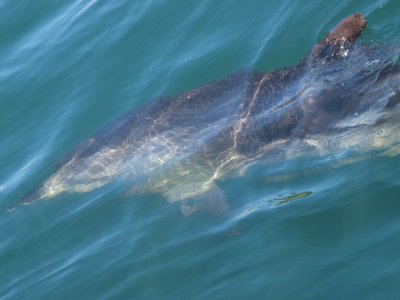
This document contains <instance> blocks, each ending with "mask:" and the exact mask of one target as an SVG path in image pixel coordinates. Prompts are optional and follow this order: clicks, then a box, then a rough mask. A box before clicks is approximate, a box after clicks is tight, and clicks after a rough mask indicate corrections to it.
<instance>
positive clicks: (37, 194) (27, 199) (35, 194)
mask: <svg viewBox="0 0 400 300" xmlns="http://www.w3.org/2000/svg"><path fill="white" fill-rule="evenodd" d="M42 198H43V186H41V187H39V188H38V189H36V190H33V191H32V192H29V193H28V194H26V195H25V196H24V197H22V198H21V200H20V201H19V202H18V204H19V205H28V204H31V203H33V202H35V201H36V200H39V199H42Z"/></svg>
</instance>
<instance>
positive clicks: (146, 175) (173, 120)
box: [19, 14, 400, 214]
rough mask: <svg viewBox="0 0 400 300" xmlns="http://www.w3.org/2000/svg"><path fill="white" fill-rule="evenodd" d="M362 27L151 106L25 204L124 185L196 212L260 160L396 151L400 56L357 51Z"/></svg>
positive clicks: (93, 143) (340, 29) (338, 31)
mask: <svg viewBox="0 0 400 300" xmlns="http://www.w3.org/2000/svg"><path fill="white" fill-rule="evenodd" d="M365 27H366V21H365V20H364V17H363V15H362V14H354V15H351V16H349V17H347V18H345V19H344V20H342V21H341V22H340V23H339V24H338V25H337V26H336V27H335V28H334V29H333V30H332V31H331V32H330V33H329V34H328V35H327V36H326V37H325V38H324V39H323V40H322V41H321V42H320V43H319V44H317V45H316V46H314V48H313V49H312V50H311V52H310V53H309V54H308V55H307V56H306V57H305V58H304V59H303V60H302V61H301V62H300V63H299V65H297V66H296V67H292V68H285V69H279V70H274V71H269V72H266V73H263V72H257V71H243V72H238V73H235V74H232V75H229V76H227V77H225V78H223V79H222V80H219V81H216V82H213V83H210V84H208V85H205V86H202V87H200V88H197V89H194V90H191V91H188V92H184V93H181V94H179V95H177V96H176V97H173V98H165V99H160V100H156V101H151V102H150V103H148V104H147V105H145V106H144V107H142V108H140V109H138V110H135V111H133V112H130V113H128V114H126V115H125V116H122V117H121V118H120V119H117V120H116V121H114V122H112V123H111V124H109V125H108V126H107V127H105V128H104V129H103V130H101V131H100V132H99V133H98V134H96V135H94V136H93V137H91V138H89V139H88V140H86V141H84V142H82V143H81V144H80V145H78V146H77V147H76V148H75V149H74V150H73V151H72V153H70V154H69V155H68V156H67V157H66V158H65V159H64V160H63V162H62V163H61V164H60V166H59V167H58V168H57V169H56V170H55V172H54V173H53V174H52V175H51V176H50V177H49V178H48V179H47V180H45V181H44V183H43V184H42V185H41V186H40V187H38V188H37V189H36V190H34V191H32V192H31V193H29V194H27V195H26V196H25V197H23V198H22V199H21V201H20V202H19V204H30V203H32V202H34V201H36V200H39V199H49V198H52V197H54V196H56V195H58V194H60V193H64V192H67V193H82V192H89V191H92V190H94V189H97V188H99V187H102V186H104V185H106V184H108V183H110V182H114V181H116V180H121V181H123V182H129V183H130V186H132V187H131V189H130V192H131V193H160V194H161V195H163V196H164V197H165V198H166V199H167V200H168V201H169V202H175V201H181V202H180V204H181V205H182V206H181V207H182V212H183V213H185V214H189V213H191V212H192V211H194V210H195V209H196V208H197V205H198V203H200V202H201V201H200V200H202V199H208V200H210V199H211V200H212V199H216V200H215V201H216V202H218V201H220V200H218V199H223V195H222V193H221V192H220V191H219V190H218V188H217V185H216V184H215V181H216V180H217V179H221V178H229V177H235V176H240V175H241V174H243V172H244V171H245V170H246V168H248V167H249V166H250V165H252V164H254V163H255V162H268V161H282V160H286V159H292V158H296V157H298V156H300V155H311V156H312V155H315V156H318V157H320V156H324V155H328V154H331V153H337V152H339V151H346V150H351V151H355V152H357V153H358V152H366V151H371V150H377V151H378V153H385V154H390V153H392V152H393V153H394V152H395V151H396V150H397V149H398V148H399V142H400V134H399V132H400V131H399V130H398V129H399V127H400V122H399V116H400V114H399V113H400V106H399V105H398V104H399V102H400V65H398V63H397V60H398V55H399V52H400V51H399V49H398V48H394V47H391V46H387V47H384V46H376V45H375V46H374V45H362V44H359V43H356V41H357V40H358V38H359V36H360V34H361V33H362V31H363V30H364V29H365ZM396 51H397V52H396ZM196 200H198V201H196ZM193 203H195V204H194V205H193ZM221 203H222V200H221ZM218 205H219V204H218ZM221 206H222V208H220V209H222V210H223V209H224V208H223V207H224V204H223V203H222V204H221Z"/></svg>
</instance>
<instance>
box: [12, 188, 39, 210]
mask: <svg viewBox="0 0 400 300" xmlns="http://www.w3.org/2000/svg"><path fill="white" fill-rule="evenodd" d="M43 198H45V197H44V195H43V186H40V187H39V188H37V189H36V190H33V191H31V192H29V193H28V194H26V195H25V196H24V197H22V198H21V200H19V202H18V203H17V204H12V205H10V206H9V207H8V208H7V212H14V211H15V210H16V209H17V205H29V204H32V203H33V202H35V201H37V200H39V199H43Z"/></svg>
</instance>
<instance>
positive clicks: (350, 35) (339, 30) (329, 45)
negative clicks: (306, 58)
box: [312, 13, 367, 59]
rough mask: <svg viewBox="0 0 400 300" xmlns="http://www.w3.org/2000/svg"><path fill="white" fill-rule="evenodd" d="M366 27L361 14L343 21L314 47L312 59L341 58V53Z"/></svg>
mask: <svg viewBox="0 0 400 300" xmlns="http://www.w3.org/2000/svg"><path fill="white" fill-rule="evenodd" d="M366 26H367V21H366V20H365V19H364V16H363V14H361V13H357V14H353V15H351V16H349V17H347V18H345V19H343V20H342V21H341V22H340V23H339V24H338V25H336V26H335V27H334V28H333V29H332V30H331V32H330V33H329V34H328V35H326V36H325V38H324V39H323V40H322V41H321V42H320V43H319V44H318V45H316V46H315V47H314V49H313V51H312V58H313V59H316V58H321V57H327V56H330V57H338V56H342V53H344V51H345V50H346V49H348V48H349V47H350V46H351V45H352V44H353V43H354V42H355V41H356V40H357V39H358V37H359V36H360V35H361V33H362V32H363V30H364V29H365V27H366Z"/></svg>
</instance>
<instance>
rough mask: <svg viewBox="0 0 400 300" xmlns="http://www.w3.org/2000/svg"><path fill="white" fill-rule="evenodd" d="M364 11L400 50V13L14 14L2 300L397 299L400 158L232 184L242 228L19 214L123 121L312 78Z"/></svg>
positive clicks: (387, 5)
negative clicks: (238, 86) (324, 51)
mask: <svg viewBox="0 0 400 300" xmlns="http://www.w3.org/2000/svg"><path fill="white" fill-rule="evenodd" d="M355 12H362V13H364V14H365V17H366V19H367V20H368V22H369V23H368V28H367V30H366V31H365V33H364V34H363V37H362V39H363V40H364V41H373V42H379V43H380V42H382V43H395V42H399V41H400V38H399V33H400V23H399V21H398V16H399V15H400V3H399V2H398V1H395V0H392V1H390V0H387V1H327V0H321V1H269V2H266V1H258V0H254V1H235V2H233V1H225V0H221V1H209V0H208V1H196V2H195V1H192V2H191V1H176V0H175V1H126V0H118V1H97V0H92V1H69V2H68V1H11V0H4V1H0V24H1V26H0V91H1V92H0V97H1V98H0V112H1V118H0V162H1V168H0V201H1V202H0V211H1V213H0V299H398V298H399V297H400V288H399V284H398V281H399V276H400V258H399V251H400V238H399V236H398V228H400V218H399V217H398V215H399V212H400V201H399V199H400V196H399V195H400V179H399V176H398V175H399V173H398V170H399V169H397V168H398V167H399V166H400V161H399V157H383V158H382V157H374V156H373V155H372V156H371V157H370V158H368V159H364V160H361V161H358V162H354V163H352V164H344V165H340V164H335V161H333V162H331V163H324V164H318V162H313V163H310V164H311V165H313V167H312V168H306V170H300V171H299V170H294V169H295V168H296V166H293V165H292V164H290V163H286V164H282V165H279V166H275V167H274V168H276V169H270V170H264V169H262V167H258V168H257V167H255V168H252V169H251V170H249V172H248V173H246V174H245V175H244V176H242V177H239V178H234V179H230V180H225V181H222V182H219V183H218V184H219V186H220V188H221V189H222V190H223V191H224V193H225V195H226V198H227V200H228V202H229V204H230V206H231V207H232V210H233V211H234V212H235V214H234V216H232V217H230V218H220V217H214V216H211V215H208V214H206V213H202V212H199V213H195V214H193V215H191V216H189V217H184V216H182V214H181V212H180V208H179V206H178V205H174V204H170V203H167V202H166V201H165V199H163V197H161V196H157V195H141V196H139V197H134V196H132V197H127V196H124V195H121V193H120V191H118V189H113V188H112V187H109V188H105V189H101V190H97V191H94V192H91V193H87V194H74V195H61V196H59V197H56V198H55V199H54V201H53V200H52V201H46V202H44V201H43V202H37V203H35V204H34V205H30V206H26V207H21V208H19V209H18V210H17V211H16V212H15V213H6V212H5V211H6V208H7V207H8V206H9V205H10V204H12V203H15V202H16V201H18V199H19V198H20V197H21V196H23V195H24V194H25V193H27V192H28V191H30V190H32V189H33V188H35V187H36V186H38V185H39V184H40V183H41V182H42V181H43V180H44V179H45V178H46V177H47V176H48V175H50V174H51V172H52V170H53V169H54V166H55V165H56V164H57V162H58V161H59V160H60V159H61V158H62V157H63V156H64V155H65V154H66V153H68V152H69V151H70V150H71V149H72V148H73V147H74V146H75V145H77V144H79V143H80V142H81V141H83V140H85V139H86V138H88V137H90V136H92V135H93V134H95V133H96V132H97V131H98V130H100V129H101V128H103V127H104V126H105V125H106V124H107V123H109V122H110V121H111V120H113V119H115V118H117V117H119V116H121V115H123V114H124V113H126V112H128V111H130V110H131V109H133V108H135V107H139V106H140V105H142V104H143V103H145V102H147V101H151V99H154V98H157V97H159V96H172V95H175V94H177V93H179V92H182V91H187V90H190V89H192V88H195V87H198V86H201V85H203V84H206V83H208V82H211V81H213V80H217V79H220V78H222V77H224V76H225V75H227V74H230V73H232V72H234V71H237V70H241V69H257V70H262V71H266V70H270V69H274V68H280V67H286V66H293V65H296V64H297V63H298V62H299V61H300V60H301V59H302V58H303V57H304V56H305V55H306V54H307V52H308V51H309V50H310V49H311V48H312V46H313V44H315V43H316V42H317V41H319V40H320V39H321V38H322V37H323V36H324V35H325V34H326V33H327V32H328V31H329V30H330V29H331V28H332V27H333V26H334V25H335V24H336V23H337V22H338V21H340V20H341V19H342V18H343V17H345V16H347V15H350V14H352V13H355ZM337 160H339V158H338V159H337ZM286 175H288V176H286ZM242 212H244V213H242ZM231 228H239V230H240V234H239V235H234V236H231V235H230V234H229V232H230V230H231Z"/></svg>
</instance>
